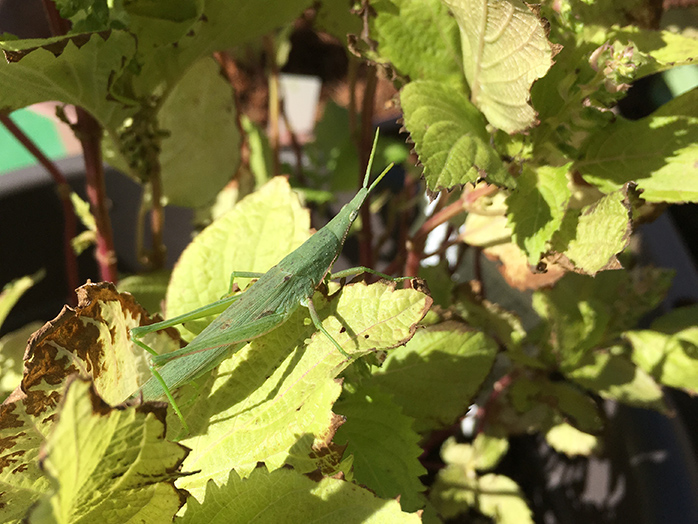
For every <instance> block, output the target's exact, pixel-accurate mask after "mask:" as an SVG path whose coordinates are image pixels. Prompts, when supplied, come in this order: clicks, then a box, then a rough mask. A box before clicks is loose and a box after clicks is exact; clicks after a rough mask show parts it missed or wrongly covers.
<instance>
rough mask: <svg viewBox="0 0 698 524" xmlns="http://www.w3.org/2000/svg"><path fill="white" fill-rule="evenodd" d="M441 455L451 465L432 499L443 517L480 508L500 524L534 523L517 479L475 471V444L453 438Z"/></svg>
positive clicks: (442, 471) (433, 492) (443, 471)
mask: <svg viewBox="0 0 698 524" xmlns="http://www.w3.org/2000/svg"><path fill="white" fill-rule="evenodd" d="M441 455H442V457H443V459H444V461H445V462H446V464H447V465H446V467H445V468H443V469H441V470H440V471H439V473H438V476H437V478H436V482H435V483H434V486H433V487H432V490H431V494H430V500H431V501H432V503H433V504H434V506H435V507H436V508H437V510H438V511H439V514H440V515H441V516H442V517H445V518H448V519H450V518H453V517H455V516H457V515H459V514H461V513H468V512H469V511H470V510H477V511H479V512H480V513H482V514H483V515H486V516H488V517H491V518H494V519H495V520H496V522H498V523H505V524H527V523H531V524H533V518H532V515H531V510H530V509H529V508H528V505H527V504H526V501H525V499H524V497H523V493H522V492H521V489H520V488H519V486H518V485H517V484H516V482H514V481H513V480H511V479H510V478H508V477H505V476H503V475H495V474H491V473H490V474H487V475H482V476H478V475H476V474H475V471H474V469H473V464H474V462H473V449H472V446H470V445H469V444H457V443H456V442H455V440H452V439H450V440H448V441H446V443H445V444H444V447H443V449H442V450H441Z"/></svg>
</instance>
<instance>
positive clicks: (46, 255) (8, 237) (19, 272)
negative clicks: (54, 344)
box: [0, 157, 193, 333]
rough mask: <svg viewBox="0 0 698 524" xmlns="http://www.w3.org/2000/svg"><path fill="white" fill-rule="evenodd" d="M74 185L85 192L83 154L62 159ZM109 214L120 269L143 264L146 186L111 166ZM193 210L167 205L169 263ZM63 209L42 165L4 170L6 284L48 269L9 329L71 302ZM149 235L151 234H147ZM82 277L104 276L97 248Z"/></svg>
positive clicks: (82, 260)
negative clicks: (140, 225) (138, 236)
mask: <svg viewBox="0 0 698 524" xmlns="http://www.w3.org/2000/svg"><path fill="white" fill-rule="evenodd" d="M57 164H58V167H59V169H60V170H61V171H62V172H63V173H64V175H65V176H66V178H67V179H68V182H69V184H70V186H71V187H72V188H73V190H74V191H76V193H78V194H79V195H80V196H81V197H82V198H83V199H84V198H85V174H84V171H83V170H84V164H83V160H82V158H81V157H72V158H67V159H65V160H61V161H58V162H57ZM105 179H106V186H107V195H108V198H109V214H110V217H111V221H112V227H113V231H114V247H115V249H116V252H117V256H118V260H119V266H118V267H119V271H120V272H123V273H133V272H136V271H138V270H139V269H140V267H139V263H138V260H137V256H136V242H135V232H136V227H137V217H138V209H139V203H140V196H141V192H142V189H141V186H139V185H138V184H136V183H135V182H133V181H132V180H131V179H129V178H128V177H126V176H125V175H123V174H122V173H120V172H118V171H116V170H114V169H110V168H107V169H106V174H105ZM192 218H193V211H192V210H190V209H186V208H178V207H174V206H167V207H166V208H165V230H164V242H165V245H166V246H167V248H168V251H167V264H168V267H172V265H173V264H174V262H175V261H176V260H177V258H178V257H179V254H180V253H181V252H182V250H183V249H184V247H186V245H187V244H188V243H189V241H190V239H191V233H192V225H191V224H192ZM63 224H64V222H63V211H62V206H61V203H60V201H59V199H58V196H57V194H56V191H55V185H54V184H53V181H52V180H51V178H50V177H49V175H48V174H47V173H46V172H45V170H44V169H43V168H42V167H40V166H35V167H30V168H26V169H21V170H18V171H14V172H11V173H5V174H3V175H0V249H2V252H1V254H0V285H2V284H5V283H7V282H9V281H10V280H12V279H15V278H18V277H21V276H24V275H29V274H33V273H35V272H36V271H38V270H40V269H42V268H43V269H45V271H46V275H45V276H44V278H43V279H42V280H41V281H40V282H39V283H38V284H37V285H35V286H34V287H33V288H32V289H30V290H29V291H27V293H26V294H25V295H24V296H23V297H22V299H21V300H20V302H19V303H18V304H17V305H16V306H15V307H14V308H13V310H12V312H11V313H10V316H9V317H8V319H7V320H6V322H5V324H4V325H3V327H2V332H3V333H6V332H8V331H12V330H14V329H17V328H19V327H21V326H23V325H25V324H27V323H28V322H30V321H33V320H49V319H51V318H53V317H55V316H56V314H57V313H58V312H59V311H60V310H61V307H62V306H63V305H64V304H65V303H66V301H67V298H68V296H69V293H71V292H72V291H71V290H69V289H68V283H67V281H66V277H65V260H64V256H63ZM146 241H147V237H146ZM78 263H79V268H80V275H79V277H80V281H81V282H85V281H86V280H87V279H88V278H89V279H92V280H93V281H98V280H99V273H98V270H97V265H96V263H95V261H94V256H93V249H88V250H86V251H85V252H84V253H83V254H82V255H80V257H79V259H78Z"/></svg>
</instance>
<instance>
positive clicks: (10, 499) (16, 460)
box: [0, 400, 55, 523]
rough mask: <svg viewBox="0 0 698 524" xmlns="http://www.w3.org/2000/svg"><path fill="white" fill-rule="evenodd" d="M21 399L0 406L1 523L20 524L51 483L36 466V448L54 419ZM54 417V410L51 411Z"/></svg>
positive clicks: (37, 454)
mask: <svg viewBox="0 0 698 524" xmlns="http://www.w3.org/2000/svg"><path fill="white" fill-rule="evenodd" d="M39 408H40V410H41V411H39V412H38V414H39V415H40V416H39V417H37V416H36V415H37V411H36V407H35V406H33V405H32V404H31V403H30V402H24V401H21V400H18V401H15V402H5V403H3V404H1V405H0V483H2V492H0V522H13V523H15V522H16V523H19V522H21V521H22V519H23V518H24V517H25V516H26V514H27V512H28V511H29V509H30V508H31V507H32V506H33V505H34V504H35V503H36V502H37V501H38V500H39V498H40V497H41V496H42V495H43V494H45V493H47V492H48V491H49V490H50V489H51V483H50V481H49V479H48V478H47V477H46V475H45V474H44V472H43V471H42V470H41V468H40V467H39V449H40V446H41V444H42V443H43V442H44V441H45V439H46V437H47V435H48V432H49V429H50V427H51V426H52V425H53V420H50V419H49V420H47V419H46V417H44V416H41V415H43V413H42V412H44V411H45V409H41V406H39ZM50 414H51V415H55V412H54V410H53V409H52V410H51V412H50Z"/></svg>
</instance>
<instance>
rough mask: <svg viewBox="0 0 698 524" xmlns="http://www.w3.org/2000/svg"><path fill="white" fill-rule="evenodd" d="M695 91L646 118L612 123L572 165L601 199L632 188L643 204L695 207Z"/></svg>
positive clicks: (697, 180)
mask: <svg viewBox="0 0 698 524" xmlns="http://www.w3.org/2000/svg"><path fill="white" fill-rule="evenodd" d="M697 108H698V89H693V90H691V91H689V92H687V93H684V94H683V95H681V96H679V97H677V98H675V99H674V100H672V101H670V102H668V103H666V104H664V105H663V106H662V107H660V108H659V109H657V110H656V111H655V112H654V113H652V114H651V115H649V116H647V117H645V118H642V119H640V120H635V121H630V120H625V119H624V118H621V117H617V119H616V121H615V122H614V123H613V124H611V125H609V126H607V127H606V128H605V129H603V130H601V131H600V132H598V133H596V134H594V135H593V136H592V137H591V139H590V140H589V142H588V143H587V145H586V149H585V152H584V156H583V158H582V159H581V160H580V161H578V162H577V163H576V164H575V167H576V168H577V169H578V170H579V171H580V173H581V174H582V176H583V177H584V179H585V180H586V181H588V182H590V183H592V184H594V185H595V186H597V187H598V188H599V189H601V190H602V191H604V192H605V193H610V192H611V191H614V190H617V189H619V188H620V187H621V186H623V185H624V184H626V183H628V182H631V181H632V182H635V183H637V188H638V190H640V191H641V195H640V196H641V197H642V198H643V199H645V200H646V201H648V202H673V203H678V202H696V201H698V164H697V163H696V162H695V159H696V155H698V145H697V144H698V109H697Z"/></svg>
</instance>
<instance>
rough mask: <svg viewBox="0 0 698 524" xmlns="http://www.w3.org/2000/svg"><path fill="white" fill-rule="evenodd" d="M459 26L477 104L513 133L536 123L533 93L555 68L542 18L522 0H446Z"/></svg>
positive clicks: (473, 97) (502, 126)
mask: <svg viewBox="0 0 698 524" xmlns="http://www.w3.org/2000/svg"><path fill="white" fill-rule="evenodd" d="M442 2H443V3H444V4H446V5H447V6H448V7H449V8H450V9H451V11H452V12H453V14H454V16H455V17H456V21H457V22H458V26H459V27H460V31H461V46H462V49H463V69H464V71H465V78H466V79H467V81H468V85H469V86H470V91H471V94H470V97H471V100H472V102H473V103H474V104H475V105H476V106H477V107H478V108H479V109H480V110H481V111H482V112H483V113H484V114H485V116H486V117H487V120H489V122H490V123H491V124H492V125H493V126H495V127H498V128H499V129H502V130H503V131H506V132H507V133H516V132H519V131H523V130H524V129H526V128H528V127H531V126H532V125H534V124H535V122H536V112H535V111H534V109H533V108H532V107H531V106H530V105H529V103H528V101H529V99H530V89H531V85H532V84H533V82H534V81H535V80H537V79H538V78H541V77H542V76H543V75H545V73H547V71H548V69H550V66H551V65H552V48H551V45H550V43H549V42H548V39H547V38H546V36H545V30H544V28H543V24H542V22H541V20H540V19H539V18H538V16H537V15H536V14H535V13H534V12H533V11H532V10H531V9H530V8H529V7H528V6H527V5H526V4H524V3H523V2H522V1H520V0H442Z"/></svg>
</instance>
